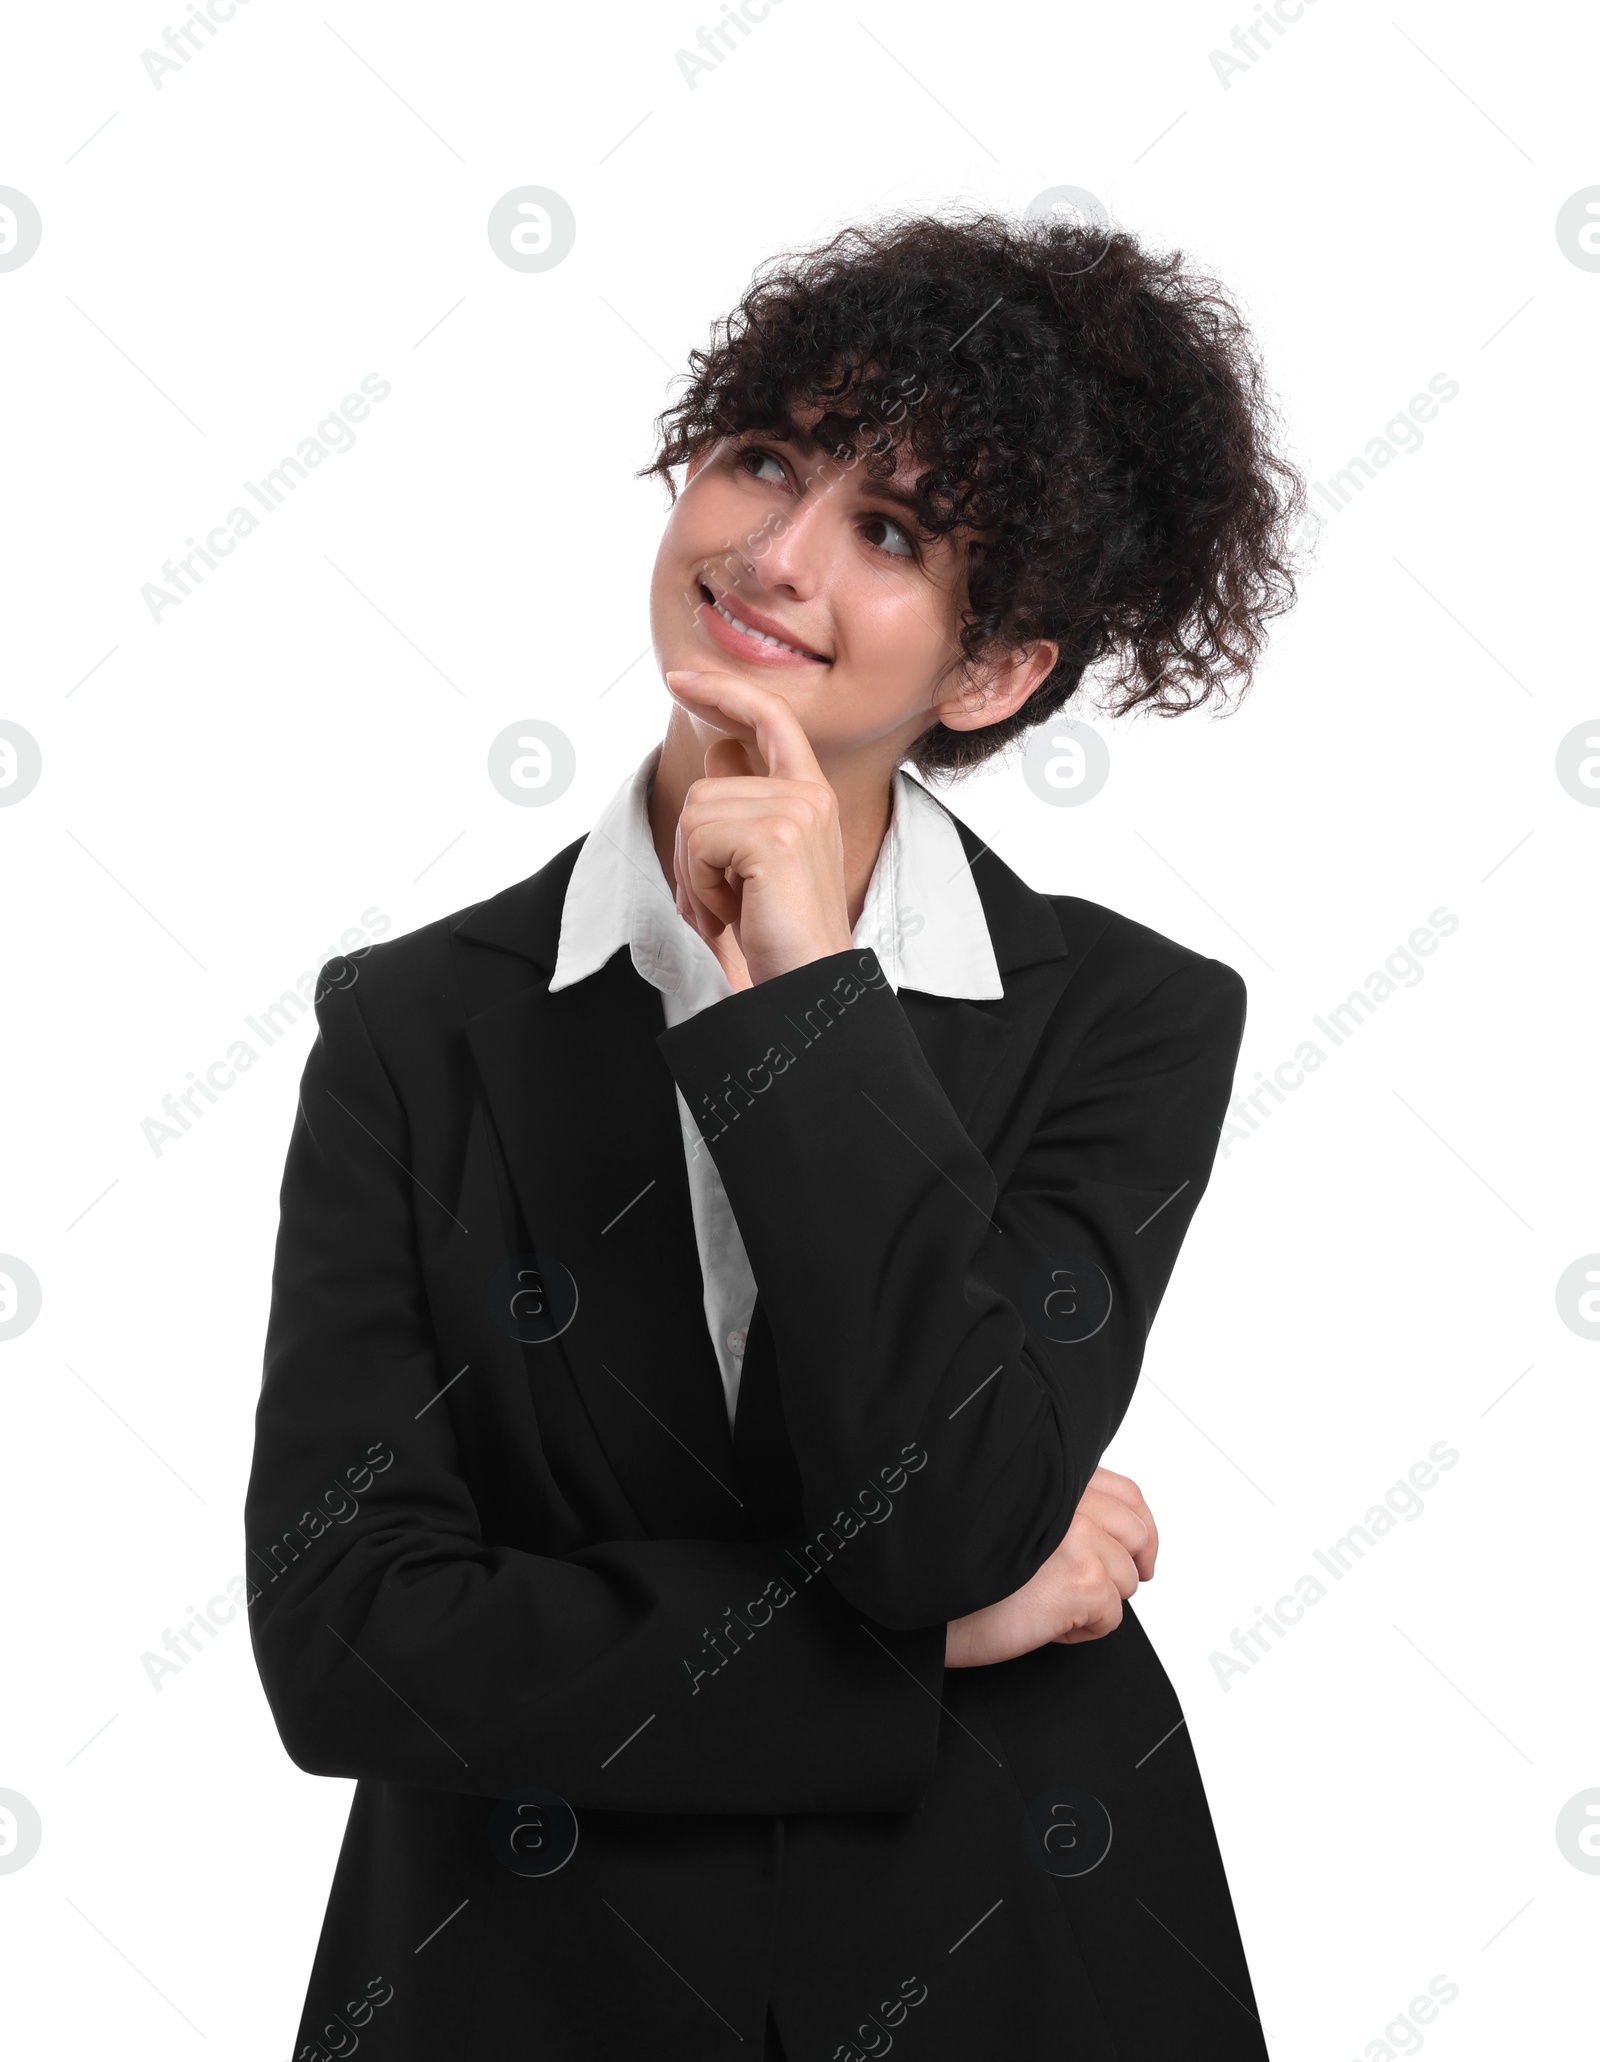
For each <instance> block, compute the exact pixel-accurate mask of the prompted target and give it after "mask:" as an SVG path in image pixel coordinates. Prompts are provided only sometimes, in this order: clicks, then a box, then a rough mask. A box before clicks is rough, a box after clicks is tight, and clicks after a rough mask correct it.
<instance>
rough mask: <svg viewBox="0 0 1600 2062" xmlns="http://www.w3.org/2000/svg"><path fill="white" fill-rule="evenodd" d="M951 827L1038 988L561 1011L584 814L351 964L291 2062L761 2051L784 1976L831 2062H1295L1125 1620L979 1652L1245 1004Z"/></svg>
mask: <svg viewBox="0 0 1600 2062" xmlns="http://www.w3.org/2000/svg"><path fill="white" fill-rule="evenodd" d="M958 828H959V829H960V832H961V836H962V840H963V843H964V845H965V847H966V850H967V853H968V856H969V859H970V861H971V864H972V869H973V876H974V879H975V881H976V884H977V888H978V891H979V894H980V896H981V898H982V902H983V907H984V911H985V914H986V916H987V919H988V923H989V930H990V935H991V937H992V939H993V943H994V948H995V956H996V959H997V962H998V964H999V967H1000V971H1001V975H1002V978H1003V981H1004V984H1005V994H1004V997H1003V999H1002V1000H1000V1001H998V1002H985V1003H971V1002H966V1001H959V1000H951V999H947V998H940V997H935V996H930V995H925V994H919V993H916V992H914V991H912V990H909V989H902V990H901V991H900V993H899V994H898V996H897V995H896V994H895V992H894V991H893V990H892V989H891V988H890V987H889V986H888V985H887V983H886V981H885V979H884V976H883V973H882V970H881V968H880V967H879V964H878V961H877V959H876V956H875V955H874V954H873V953H871V952H862V951H855V950H852V951H849V952H841V953H837V954H834V955H832V956H830V957H829V958H826V959H821V960H817V961H815V962H813V963H812V964H811V965H809V966H804V967H799V968H796V969H795V970H794V971H793V972H791V973H788V974H784V975H782V976H780V977H778V978H777V979H775V980H771V981H767V982H763V983H762V984H760V985H759V986H757V987H755V988H752V989H748V990H743V991H740V992H738V993H736V994H734V995H732V996H729V997H727V998H725V999H724V1000H722V1001H720V1002H718V1003H716V1004H714V1005H712V1006H711V1007H710V1008H707V1009H705V1010H702V1011H701V1012H700V1013H699V1014H698V1015H696V1016H695V1017H693V1018H691V1019H690V1020H689V1021H688V1022H686V1023H684V1024H681V1025H679V1026H677V1027H676V1028H675V1029H673V1030H664V1029H663V1028H662V1027H663V1017H662V1008H661V998H660V996H659V994H658V993H657V992H656V991H655V990H654V989H653V988H651V987H650V986H649V985H648V984H647V983H645V982H644V981H643V980H641V979H640V977H639V976H638V974H637V973H636V972H635V970H634V967H633V964H632V961H631V959H630V957H629V954H628V951H627V950H626V948H623V949H621V950H619V951H618V952H617V953H616V954H615V956H614V957H613V958H612V959H611V960H610V961H609V962H608V963H607V965H606V966H605V967H604V968H603V969H602V970H601V971H600V972H599V973H597V974H595V975H593V976H592V977H590V978H589V979H587V980H584V981H582V982H580V983H578V984H576V985H575V986H573V987H571V988H569V989H566V990H564V991H562V992H561V993H559V994H557V995H551V994H549V993H548V986H549V976H550V971H551V969H552V967H553V966H554V963H555V954H556V943H557V938H558V934H559V927H560V918H561V907H562V898H563V895H564V893H565V890H566V885H567V879H568V876H569V874H570V872H571V869H572V864H573V861H574V859H575V858H576V856H577V852H578V849H579V845H580V844H581V843H582V840H581V839H580V840H578V841H576V842H574V843H573V844H571V845H569V846H568V847H567V848H566V849H565V850H564V851H562V852H560V853H558V854H557V855H556V857H555V858H553V859H552V860H550V861H549V863H548V864H547V865H545V866H544V867H542V868H541V869H540V870H539V871H538V872H537V873H535V874H534V875H533V876H532V877H531V878H529V879H528V880H525V881H521V882H519V883H517V885H516V886H514V887H511V888H508V889H506V890H505V892H504V893H502V894H499V895H495V896H493V897H491V898H490V899H489V900H487V901H485V902H481V903H478V904H476V905H475V906H474V907H472V908H471V909H468V910H466V911H464V912H462V913H460V914H458V915H456V916H452V917H448V918H443V919H441V920H440V921H438V922H436V923H432V924H429V925H427V926H425V927H424V928H423V929H421V930H419V931H416V932H413V933H411V934H410V935H408V936H405V937H400V938H395V939H392V940H389V941H386V942H385V943H383V944H380V945H378V946H376V947H375V948H373V949H372V950H370V952H369V953H368V954H367V956H366V957H364V958H363V959H361V960H360V961H359V962H356V961H349V960H334V961H330V962H329V964H328V966H327V967H325V968H324V969H323V972H322V980H321V983H320V988H321V993H320V996H319V1000H318V1004H317V1019H318V1027H319V1029H318V1036H317V1040H316V1043H315V1045H314V1047H313V1049H312V1052H311V1054H310V1057H309V1059H308V1060H307V1063H306V1068H305V1074H304V1078H303V1081H302V1085H301V1093H300V1104H299V1109H298V1112H297V1114H296V1117H295V1122H294V1130H293V1136H292V1138H291V1141H290V1145H289V1153H288V1164H287V1168H286V1171H285V1175H284V1181H283V1191H282V1219H281V1228H280V1231H279V1234H278V1244H277V1255H276V1263H275V1268H274V1273H273V1285H272V1306H271V1318H270V1325H269V1331H268V1337H267V1347H266V1367H265V1376H264V1380H263V1385H262V1391H261V1396H260V1401H259V1407H258V1411H257V1424H256V1449H255V1459H254V1466H253V1470H252V1473H251V1478H250V1486H249V1493H248V1501H247V1507H246V1533H247V1546H248V1553H249V1562H248V1565H249V1567H250V1570H251V1574H252V1583H253V1585H254V1587H253V1591H252V1594H251V1598H250V1627H251V1635H252V1639H253V1643H254V1650H255V1655H256V1660H257V1665H258V1667H259V1669H260V1673H261V1678H262V1681H263V1684H264V1685H265V1688H266V1693H267V1698H268V1701H269V1703H270V1705H271V1708H272V1713H273V1717H274V1719H275V1720H276V1722H277V1726H278V1729H279V1732H280V1734H281V1735H282V1738H283V1741H284V1744H285V1746H286V1747H287V1749H288V1752H289V1754H290V1755H291V1756H292V1757H293V1759H294V1760H295V1762H296V1763H298V1765H299V1766H300V1767H301V1768H303V1769H306V1770H309V1771H310V1772H311V1773H313V1774H316V1775H324V1776H343V1777H354V1778H355V1779H356V1790H355V1795H354V1799H353V1802H352V1806H351V1812H350V1818H349V1824H348V1828H347V1831H346V1835H345V1839H344V1844H343V1848H342V1851H341V1853H340V1857H339V1863H338V1868H337V1872H336V1875H335V1879H334V1883H333V1889H332V1894H331V1897H330V1900H329V1904H328V1908H327V1914H326V1918H325V1921H324V1924H323V1930H322V1936H321V1941H320V1945H319V1947H318V1951H317V1955H316V1961H315V1966H314V1969H313V1972H312V1976H311V1982H310V1988H309V1993H308V1996H307V2000H306V2006H305V2013H304V2017H303V2019H302V2022H301V2026H300V2030H299V2035H298V2042H299V2045H298V2046H297V2050H296V2056H297V2062H311V2058H313V2057H326V2056H329V2055H340V2054H347V2053H350V2052H353V2051H354V2049H355V2048H356V2046H357V2044H358V2043H370V2053H371V2054H372V2056H373V2057H374V2062H378V2058H382V2062H446V2058H450V2062H456V2058H460V2062H468V2058H479V2057H482V2058H494V2062H505V2058H507V2057H510V2056H512V2055H521V2054H527V2055H536V2056H539V2057H540V2058H542V2062H561V2058H567V2057H572V2058H580V2057H581V2058H584V2062H644V2058H645V2057H649V2058H651V2062H675V2058H679V2057H682V2058H685V2062H687V2058H690V2057H694V2058H696V2062H700V2058H706V2057H714V2056H728V2057H733V2056H743V2057H746V2058H750V2062H755V2058H758V2057H760V2056H761V2054H762V2052H763V2049H762V2039H763V2029H764V2027H765V2025H766V2015H767V2012H768V2007H769V2002H770V2007H771V2011H772V2014H773V2016H774V2018H775V2020H776V2024H777V2028H778V2030H779V2031H780V2033H781V2036H782V2041H783V2046H784V2049H785V2051H786V2053H787V2055H788V2056H789V2057H790V2058H791V2062H842V2058H845V2057H855V2058H860V2057H863V2056H867V2055H876V2054H883V2053H886V2052H887V2051H888V2049H889V2047H890V2045H891V2043H893V2042H895V2041H902V2040H903V2041H904V2042H905V2051H906V2054H907V2057H908V2062H909V2058H915V2062H945V2058H950V2062H954V2058H956V2057H962V2058H965V2057H969V2056H973V2055H989V2054H994V2055H1005V2056H1007V2057H1009V2058H1011V2062H1035V2058H1037V2062H1043V2058H1045V2057H1046V2056H1049V2057H1052V2058H1055V2057H1059V2056H1061V2055H1064V2054H1070V2055H1071V2056H1072V2057H1073V2058H1074V2062H1113V2058H1116V2062H1135V2058H1138V2062H1144V2058H1148V2062H1176V2058H1177V2057H1179V2056H1182V2057H1183V2058H1184V2062H1195V2058H1200V2057H1219V2058H1221V2057H1226V2058H1228V2062H1241V2058H1245V2062H1247V2058H1256V2057H1263V2056H1265V2053H1266V2050H1265V2047H1264V2046H1263V2044H1262V2041H1261V2037H1260V2033H1259V2029H1258V2025H1257V2021H1256V2018H1255V2009H1254V1998H1253V1995H1252V1992H1251V1986H1250V1978H1249V1974H1248V1971H1247V1968H1246V1964H1245V1958H1244V1953H1243V1949H1242V1947H1241V1944H1240V1940H1239V1936H1238V1932H1237V1928H1236V1924H1235V1920H1234V1915H1233V1909H1232V1905H1231V1902H1230V1899H1229V1895H1228V1888H1227V1883H1226V1879H1225V1877H1224V1873H1223V1868H1222V1864H1221V1860H1220V1858H1219V1854H1218V1850H1217V1845H1216V1840H1215V1837H1214V1834H1213V1831H1212V1826H1211V1821H1210V1817H1209V1814H1208V1811H1207V1807H1206V1800H1205V1795H1204V1791H1203V1789H1202V1786H1201V1781H1200V1776H1199V1772H1198V1770H1197V1768H1196V1765H1195V1760H1194V1757H1193V1754H1192V1751H1191V1748H1190V1745H1189V1740H1188V1735H1187V1732H1186V1730H1185V1728H1184V1726H1183V1724H1182V1713H1181V1710H1180V1708H1179V1705H1178V1701H1177V1698H1176V1696H1175V1694H1174V1692H1173V1689H1172V1686H1171V1684H1170V1683H1169V1681H1168V1679H1167V1676H1166V1674H1165V1672H1164V1671H1163V1669H1162V1667H1161V1664H1160V1662H1159V1661H1158V1660H1157V1658H1156V1656H1155V1654H1154V1652H1153V1651H1152V1649H1151V1647H1150V1644H1149V1642H1148V1640H1147V1638H1146V1636H1145V1634H1144V1631H1143V1629H1142V1628H1141V1626H1140V1624H1139V1621H1138V1618H1137V1617H1136V1615H1135V1614H1134V1612H1133V1611H1132V1610H1131V1609H1130V1610H1128V1611H1127V1612H1126V1615H1125V1617H1124V1619H1123V1622H1122V1624H1121V1626H1120V1627H1119V1628H1118V1630H1117V1631H1116V1632H1115V1633H1113V1634H1111V1635H1110V1636H1109V1637H1107V1638H1105V1639H1103V1640H1099V1641H1095V1642H1090V1643H1087V1644H1082V1645H1074V1646H1062V1645H1055V1644H1052V1645H1049V1646H1046V1647H1043V1648H1041V1649H1040V1650H1039V1651H1037V1652H1036V1653H1033V1654H1029V1655H1027V1656H1025V1657H1023V1658H1021V1659H1019V1660H1016V1661H1012V1662H1008V1663H1003V1664H1001V1665H998V1666H995V1667H989V1668H974V1669H964V1670H952V1671H950V1672H949V1673H946V1672H945V1670H944V1667H943V1654H944V1638H945V1624H946V1621H947V1620H948V1619H950V1618H953V1617H956V1616H959V1615H961V1614H962V1613H965V1612H968V1611H972V1610H975V1609H977V1608H978V1607H979V1606H981V1605H984V1604H988V1603H991V1602H993V1601H994V1600H996V1599H997V1598H1000V1597H1003V1596H1007V1595H1009V1594H1010V1593H1011V1592H1012V1591H1014V1590H1016V1589H1018V1588H1020V1587H1021V1586H1022V1584H1024V1583H1025V1582H1026V1581H1027V1580H1028V1579H1029V1577H1030V1576H1032V1575H1033V1574H1034V1572H1035V1571H1036V1570H1037V1569H1038V1567H1039V1566H1040V1565H1041V1564H1042V1562H1043V1561H1044V1560H1045V1559H1046V1558H1047V1557H1048V1555H1049V1554H1050V1552H1051V1551H1052V1550H1053V1549H1054V1548H1055V1546H1056V1545H1057V1544H1058V1543H1059V1542H1060V1540H1061V1538H1062V1536H1063V1535H1064V1533H1065V1532H1066V1530H1067V1527H1068V1525H1069V1523H1070V1522H1071V1519H1072V1515H1073V1512H1074V1510H1075V1508H1076V1506H1077V1503H1078V1500H1079V1497H1080V1496H1081V1494H1082V1492H1083V1489H1084V1485H1085V1483H1086V1482H1087V1480H1088V1477H1089V1475H1090V1473H1091V1471H1092V1470H1093V1469H1094V1467H1095V1465H1096V1464H1097V1462H1098V1461H1099V1459H1100V1455H1101V1453H1102V1451H1103V1449H1104V1448H1105V1446H1106V1444H1107V1442H1108V1441H1109V1440H1110V1438H1111V1436H1112V1434H1113V1433H1114V1432H1115V1430H1116V1428H1117V1425H1118V1423H1119V1422H1120V1420H1121V1418H1122V1416H1123V1414H1124V1412H1125V1411H1126V1409H1127V1406H1128V1402H1129V1398H1130V1396H1131V1395H1132V1392H1133V1386H1134V1382H1135V1379H1136V1377H1137V1374H1138V1370H1139V1364H1140V1359H1141V1356H1142V1353H1143V1349H1144V1342H1145V1335H1146V1333H1147V1331H1148V1329H1149V1326H1150V1322H1151V1319H1152V1318H1153V1316H1154V1314H1155V1310H1156V1306H1157V1303H1158V1302H1159V1300H1160V1297H1161V1294H1162V1292H1163V1290H1164V1288H1165V1286H1166V1283H1167V1279H1168V1276H1169V1275H1170V1273H1171V1270H1172V1266H1173V1262H1174V1260H1175V1259H1176V1256H1177V1252H1178V1247H1179V1243H1180V1241H1181V1239H1182V1236H1183V1233H1184V1230H1185V1228H1186V1227H1187V1225H1188V1222H1189V1219H1190V1217H1191V1215H1192V1214H1193V1211H1194V1208H1195V1205H1196V1204H1197V1203H1198V1201H1199V1199H1200V1195H1201V1193H1202V1191H1203V1190H1204V1188H1205V1185H1206V1181H1207V1179H1208V1176H1209V1174H1210V1171H1211V1165H1212V1160H1213V1156H1214V1153H1215V1150H1216V1145H1217V1139H1218V1135H1219V1130H1220V1126H1221V1123H1222V1120H1223V1114H1224V1109H1225V1105H1226V1103H1227V1099H1228V1096H1229V1093H1230V1088H1231V1081H1232V1074H1233V1068H1234V1063H1235V1060H1236V1057H1237V1052H1238V1046H1239V1041H1240V1037H1241V1034H1242V1030H1243V1022H1244V1007H1245V990H1244V983H1243V982H1242V981H1241V980H1240V978H1239V976H1238V975H1237V974H1236V973H1235V972H1234V971H1233V970H1232V969H1231V968H1229V967H1227V966H1224V965H1222V964H1221V963H1219V962H1218V961H1216V960H1212V959H1205V958H1202V957H1201V956H1199V955H1198V954H1196V953H1194V952H1190V951H1188V950H1186V949H1185V948H1184V947H1182V946H1180V945H1176V944H1174V943H1172V942H1171V941H1170V940H1168V939H1166V938H1163V937H1161V936H1160V935H1159V934H1158V933H1156V932H1154V931H1152V930H1149V929H1147V928H1145V927H1144V926H1143V925H1140V924H1137V923H1134V922H1132V921H1130V920H1129V919H1127V918H1125V917H1122V916H1119V915H1117V914H1116V913H1115V912H1113V911H1111V910H1109V909H1104V908H1101V907H1098V906H1097V905H1095V904H1094V903H1090V902H1084V901H1081V900H1079V899H1077V898H1076V897H1073V896H1061V895H1057V896H1046V895H1042V894H1038V893H1036V892H1035V891H1034V890H1033V889H1031V888H1029V887H1028V886H1027V885H1026V884H1025V883H1024V882H1023V881H1022V880H1020V879H1019V878H1018V877H1017V876H1016V875H1015V874H1014V873H1012V872H1011V871H1010V869H1009V868H1008V867H1006V866H1005V865H1004V864H1003V863H1002V862H1001V860H1000V859H998V858H997V857H996V856H995V854H994V853H993V852H991V851H988V850H986V849H984V848H983V847H982V846H981V845H980V842H979V840H978V839H977V838H976V836H975V835H974V834H973V833H972V832H971V831H970V830H968V829H967V827H966V826H965V825H960V824H958ZM675 1083H676V1084H677V1085H678V1086H680V1087H681V1088H682V1090H683V1093H684V1096H685V1098H686V1100H687V1102H688V1104H689V1106H690V1108H691V1109H692V1110H693V1111H694V1112H695V1115H696V1119H697V1123H698V1125H699V1128H700V1131H701V1134H702V1136H703V1138H704V1141H705V1143H704V1145H703V1146H702V1147H701V1148H700V1149H701V1150H709V1151H710V1152H711V1154H712V1155H713V1157H714V1158H715V1160H716V1163H717V1167H718V1170H719V1172H720V1173H721V1176H722V1178H723V1181H724V1182H725V1184H726V1187H727V1191H728V1195H729V1198H730V1200H731V1203H732V1206H733V1209H734V1212H735V1215H736V1217H737V1220H738V1224H739V1228H740V1231H741V1233H742V1235H743V1238H744V1242H745V1245H746V1248H747V1250H748V1252H749V1255H750V1261H751V1266H752V1269H753V1272H754V1275H755V1279H756V1282H757V1285H758V1289H759V1300H758V1302H757V1305H756V1310H755V1315H754V1318H753V1320H752V1322H751V1325H750V1328H749V1336H748V1343H747V1346H746V1350H745V1355H744V1363H743V1376H742V1383H741V1388H740V1392H739V1405H738V1414H737V1420H736V1424H735V1427H734V1431H733V1433H732V1435H731V1436H730V1433H729V1428H728V1423H727V1414H726V1406H725V1402H724V1397H723V1390H722V1384H721V1379H720V1376H719V1372H718V1368H717V1362H716V1358H715V1355H714V1353H713V1351H712V1347H711V1342H710V1339H709V1337H708V1336H707V1332H706V1325H705V1317H704V1311H703V1307H702V1302H701V1294H702V1284H701V1276H700V1268H699V1261H698V1256H697V1252H696V1247H695V1239H694V1228H693V1221H692V1216H691V1211H690V1204H689V1192H688V1183H687V1179H686V1173H685V1166H684V1139H683V1135H682V1133H681V1131H680V1126H679V1118H678V1112H677V1107H676V1101H675V1096H674V1084H675Z"/></svg>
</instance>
